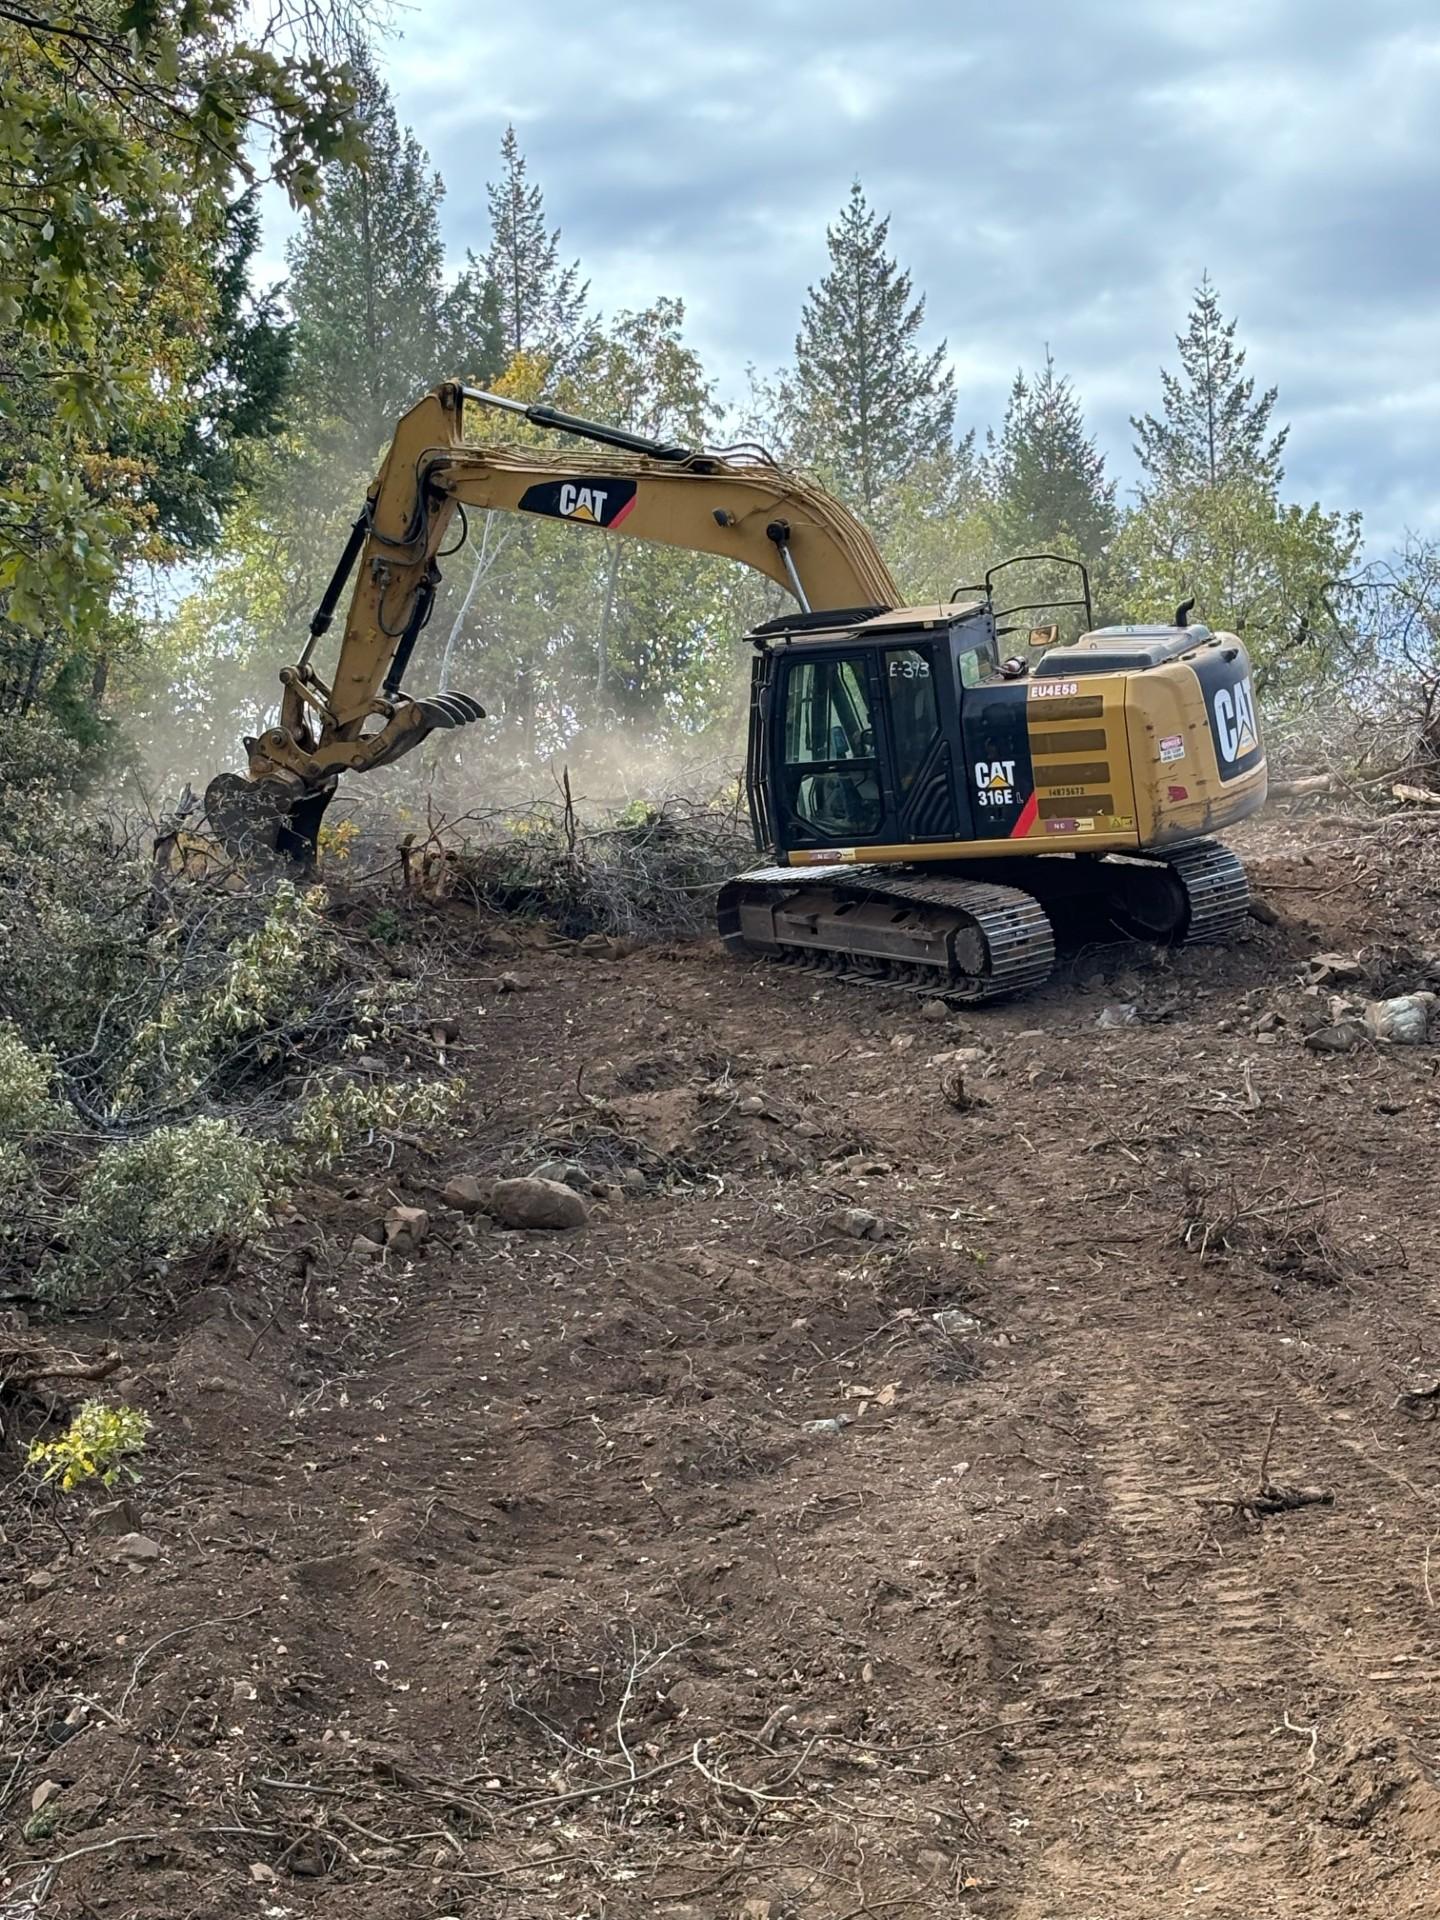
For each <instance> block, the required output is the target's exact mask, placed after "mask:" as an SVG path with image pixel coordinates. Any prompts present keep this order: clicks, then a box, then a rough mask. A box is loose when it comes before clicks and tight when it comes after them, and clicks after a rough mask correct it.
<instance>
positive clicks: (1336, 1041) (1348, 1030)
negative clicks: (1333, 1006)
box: [1305, 1020, 1365, 1053]
mask: <svg viewBox="0 0 1440 1920" xmlns="http://www.w3.org/2000/svg"><path fill="white" fill-rule="evenodd" d="M1364 1038H1365V1029H1364V1028H1363V1027H1362V1026H1360V1025H1359V1024H1358V1023H1357V1022H1356V1021H1354V1020H1341V1021H1338V1022H1337V1023H1336V1025H1334V1026H1333V1027H1317V1028H1316V1030H1315V1031H1314V1033H1307V1034H1306V1036H1305V1045H1306V1046H1307V1047H1309V1048H1310V1050H1311V1052H1312V1053H1349V1052H1350V1051H1351V1049H1352V1048H1354V1047H1358V1046H1359V1044H1360V1042H1361V1041H1362V1040H1363V1039H1364Z"/></svg>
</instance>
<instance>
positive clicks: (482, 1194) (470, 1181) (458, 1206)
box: [440, 1173, 495, 1213]
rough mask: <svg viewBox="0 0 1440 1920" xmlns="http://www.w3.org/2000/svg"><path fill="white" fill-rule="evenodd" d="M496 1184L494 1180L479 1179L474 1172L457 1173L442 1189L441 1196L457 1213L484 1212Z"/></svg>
mask: <svg viewBox="0 0 1440 1920" xmlns="http://www.w3.org/2000/svg"><path fill="white" fill-rule="evenodd" d="M494 1185H495V1182H494V1181H493V1180H477V1179H476V1178H475V1175H474V1174H473V1173H457V1174H456V1175H455V1178H454V1179H453V1180H449V1181H447V1182H446V1184H445V1185H444V1186H443V1187H442V1188H441V1189H440V1198H441V1199H442V1200H443V1201H444V1202H445V1205H446V1206H447V1207H454V1209H455V1211H456V1212H457V1213H483V1212H484V1210H485V1209H486V1207H488V1206H489V1204H490V1195H491V1192H492V1190H493V1189H494Z"/></svg>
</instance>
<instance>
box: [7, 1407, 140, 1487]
mask: <svg viewBox="0 0 1440 1920" xmlns="http://www.w3.org/2000/svg"><path fill="white" fill-rule="evenodd" d="M149 1432H150V1416H149V1415H148V1414H147V1413H142V1412H141V1411H140V1409H139V1408H138V1407H129V1406H125V1405H123V1404H122V1405H120V1406H118V1407H112V1406H109V1405H107V1403H106V1402H105V1401H103V1400H87V1401H85V1403H84V1404H83V1406H82V1407H81V1408H80V1411H79V1412H78V1413H77V1414H76V1415H75V1418H74V1419H73V1420H72V1421H71V1422H70V1424H69V1426H68V1427H67V1428H66V1429H65V1431H64V1433H62V1434H61V1435H60V1437H59V1439H58V1440H32V1441H31V1442H30V1446H29V1449H28V1451H27V1453H26V1455H25V1464H26V1466H27V1467H34V1468H36V1469H37V1470H38V1472H39V1474H40V1478H41V1479H42V1480H43V1481H45V1482H46V1483H47V1484H56V1483H58V1485H59V1489H60V1491H61V1493H73V1492H74V1491H75V1489H76V1488H77V1487H83V1486H88V1485H91V1484H98V1485H99V1486H102V1487H113V1486H114V1484H115V1482H116V1481H117V1480H118V1479H119V1478H120V1476H121V1475H122V1474H123V1475H124V1476H125V1478H126V1479H127V1480H132V1481H134V1480H138V1479H139V1478H140V1475H139V1474H138V1473H137V1472H136V1470H135V1468H134V1467H133V1466H132V1465H131V1462H132V1460H133V1459H134V1457H135V1455H136V1454H139V1453H143V1452H144V1450H145V1441H146V1437H147V1436H148V1434H149Z"/></svg>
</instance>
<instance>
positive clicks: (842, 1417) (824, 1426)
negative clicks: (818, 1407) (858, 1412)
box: [802, 1413, 850, 1434]
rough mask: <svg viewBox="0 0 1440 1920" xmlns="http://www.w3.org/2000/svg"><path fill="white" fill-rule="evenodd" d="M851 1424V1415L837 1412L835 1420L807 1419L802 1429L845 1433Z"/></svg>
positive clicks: (808, 1431)
mask: <svg viewBox="0 0 1440 1920" xmlns="http://www.w3.org/2000/svg"><path fill="white" fill-rule="evenodd" d="M849 1425H850V1416H849V1415H848V1414H845V1413H837V1414H836V1415H835V1418H834V1419H833V1420H807V1421H806V1422H805V1425H804V1427H803V1428H802V1431H803V1432H805V1433H817V1434H833V1433H843V1432H844V1431H845V1429H846V1427H848V1426H849Z"/></svg>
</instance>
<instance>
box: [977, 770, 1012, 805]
mask: <svg viewBox="0 0 1440 1920" xmlns="http://www.w3.org/2000/svg"><path fill="white" fill-rule="evenodd" d="M975 794H976V798H977V799H978V800H979V802H980V805H981V806H982V807H1011V806H1014V804H1015V762H1014V761H1013V760H977V761H976V762H975Z"/></svg>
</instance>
